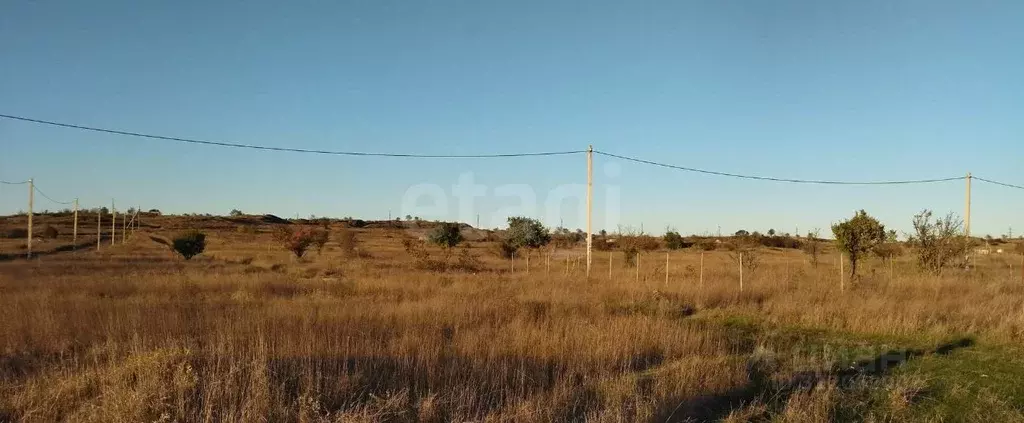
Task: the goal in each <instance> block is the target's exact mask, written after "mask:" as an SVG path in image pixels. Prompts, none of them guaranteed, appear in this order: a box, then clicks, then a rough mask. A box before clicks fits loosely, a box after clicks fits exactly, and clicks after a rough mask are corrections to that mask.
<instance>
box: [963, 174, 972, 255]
mask: <svg viewBox="0 0 1024 423" xmlns="http://www.w3.org/2000/svg"><path fill="white" fill-rule="evenodd" d="M964 209H965V210H964V234H966V235H967V238H968V239H970V238H971V172H967V197H966V201H965V205H964Z"/></svg>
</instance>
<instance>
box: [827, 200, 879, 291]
mask: <svg viewBox="0 0 1024 423" xmlns="http://www.w3.org/2000/svg"><path fill="white" fill-rule="evenodd" d="M832 235H833V236H835V238H836V246H837V247H839V250H840V251H842V252H844V253H846V254H847V255H849V256H850V280H853V279H854V278H856V277H857V262H858V261H859V260H860V259H861V258H862V257H864V255H865V254H867V253H869V252H871V251H872V250H873V249H874V248H875V246H877V245H878V244H881V243H883V242H885V236H886V234H885V226H884V225H882V224H881V223H879V222H878V219H875V218H873V217H871V216H869V215H868V213H867V212H865V211H864V210H860V211H858V212H856V213H854V215H853V217H852V218H850V219H849V220H846V221H843V222H840V223H837V224H835V225H832Z"/></svg>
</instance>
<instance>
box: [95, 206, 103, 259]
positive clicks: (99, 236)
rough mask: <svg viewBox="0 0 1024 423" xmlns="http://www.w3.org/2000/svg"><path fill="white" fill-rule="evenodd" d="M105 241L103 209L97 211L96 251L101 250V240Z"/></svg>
mask: <svg viewBox="0 0 1024 423" xmlns="http://www.w3.org/2000/svg"><path fill="white" fill-rule="evenodd" d="M101 239H103V209H101V208H97V209H96V251H99V250H100V240H101Z"/></svg>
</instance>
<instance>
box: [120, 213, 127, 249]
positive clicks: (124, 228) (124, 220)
mask: <svg viewBox="0 0 1024 423" xmlns="http://www.w3.org/2000/svg"><path fill="white" fill-rule="evenodd" d="M127 240H128V213H124V214H122V215H121V244H124V243H125V241H127Z"/></svg>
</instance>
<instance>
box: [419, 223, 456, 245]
mask: <svg viewBox="0 0 1024 423" xmlns="http://www.w3.org/2000/svg"><path fill="white" fill-rule="evenodd" d="M427 240H429V241H430V242H431V243H433V244H436V245H440V246H441V247H444V248H452V247H455V246H456V245H459V243H460V242H462V228H461V227H460V225H459V224H458V223H451V222H443V223H441V224H440V225H437V226H435V227H434V229H433V230H431V231H430V233H429V234H428V235H427Z"/></svg>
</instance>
